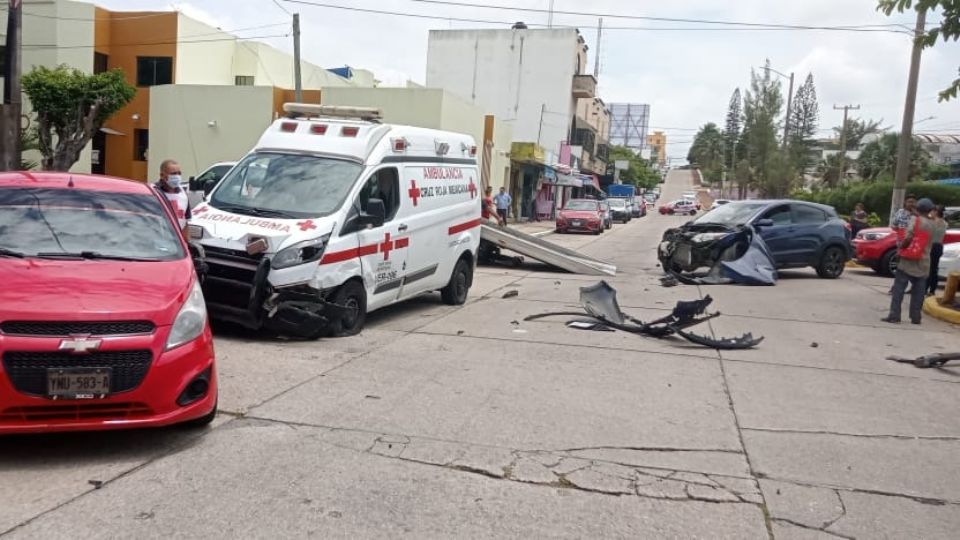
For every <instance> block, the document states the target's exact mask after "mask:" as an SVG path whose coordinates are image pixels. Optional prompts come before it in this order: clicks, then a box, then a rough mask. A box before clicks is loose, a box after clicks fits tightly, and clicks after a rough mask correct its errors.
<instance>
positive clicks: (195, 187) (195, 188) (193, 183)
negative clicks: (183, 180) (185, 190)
mask: <svg viewBox="0 0 960 540" xmlns="http://www.w3.org/2000/svg"><path fill="white" fill-rule="evenodd" d="M189 187H190V191H199V190H200V188H199V186H198V185H197V177H196V176H191V177H190V182H189Z"/></svg>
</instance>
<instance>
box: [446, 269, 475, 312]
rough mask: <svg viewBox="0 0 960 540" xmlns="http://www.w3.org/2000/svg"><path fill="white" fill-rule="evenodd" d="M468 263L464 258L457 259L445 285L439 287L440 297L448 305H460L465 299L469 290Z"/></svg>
mask: <svg viewBox="0 0 960 540" xmlns="http://www.w3.org/2000/svg"><path fill="white" fill-rule="evenodd" d="M470 272H471V270H470V264H469V263H468V262H467V260H466V259H460V260H459V261H457V265H456V266H454V267H453V274H452V275H451V276H450V282H449V283H447V286H446V287H444V288H442V289H440V298H441V299H442V300H443V303H444V304H447V305H449V306H460V305H463V303H464V302H466V301H467V292H468V291H469V290H470Z"/></svg>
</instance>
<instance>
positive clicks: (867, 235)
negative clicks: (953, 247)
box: [853, 227, 960, 276]
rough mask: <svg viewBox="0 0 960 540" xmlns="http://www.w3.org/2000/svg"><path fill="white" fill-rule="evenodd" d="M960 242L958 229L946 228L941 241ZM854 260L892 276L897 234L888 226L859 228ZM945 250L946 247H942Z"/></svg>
mask: <svg viewBox="0 0 960 540" xmlns="http://www.w3.org/2000/svg"><path fill="white" fill-rule="evenodd" d="M956 242H960V229H947V234H946V235H945V236H944V237H943V243H944V245H945V246H946V244H953V243H956ZM853 248H854V250H855V255H854V261H856V263H857V264H860V265H863V266H867V267H869V268H872V269H873V271H874V272H876V273H878V274H880V275H881V276H892V275H893V274H895V273H896V271H897V263H898V262H899V260H900V259H899V257H898V256H897V235H896V234H894V232H893V229H891V228H890V227H872V228H869V229H861V230H860V232H858V233H857V236H856V238H854V239H853ZM944 250H946V248H944Z"/></svg>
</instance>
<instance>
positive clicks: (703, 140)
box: [687, 122, 724, 183]
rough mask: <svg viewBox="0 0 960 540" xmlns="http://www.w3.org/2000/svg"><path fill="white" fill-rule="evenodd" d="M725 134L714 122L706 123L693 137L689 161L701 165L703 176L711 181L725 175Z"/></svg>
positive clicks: (717, 180) (718, 179)
mask: <svg viewBox="0 0 960 540" xmlns="http://www.w3.org/2000/svg"><path fill="white" fill-rule="evenodd" d="M723 147H724V144H723V134H722V133H720V130H719V129H718V128H717V125H716V124H714V123H713V122H710V123H707V124H705V125H704V126H703V127H701V128H700V131H698V132H697V134H696V136H695V137H694V138H693V144H692V145H691V146H690V151H689V152H687V161H689V162H690V163H691V164H696V165H698V166H699V167H700V171H701V172H702V173H703V177H704V179H705V180H707V181H708V182H710V183H713V182H719V181H720V179H721V178H722V177H723V176H722V175H723V170H724V167H723V160H724V152H723Z"/></svg>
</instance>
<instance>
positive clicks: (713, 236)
mask: <svg viewBox="0 0 960 540" xmlns="http://www.w3.org/2000/svg"><path fill="white" fill-rule="evenodd" d="M728 234H730V233H725V232H707V233H700V234H696V235H694V236H693V238H691V240H692V241H693V243H695V244H704V243H707V242H713V241H714V240H718V239H720V238H723V237H724V236H726V235H728Z"/></svg>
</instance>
